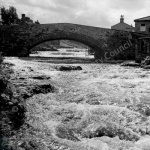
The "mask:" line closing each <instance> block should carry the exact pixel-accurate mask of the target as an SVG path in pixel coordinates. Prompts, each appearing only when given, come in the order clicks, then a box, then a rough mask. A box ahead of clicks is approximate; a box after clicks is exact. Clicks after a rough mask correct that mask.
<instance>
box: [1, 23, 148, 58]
mask: <svg viewBox="0 0 150 150" xmlns="http://www.w3.org/2000/svg"><path fill="white" fill-rule="evenodd" d="M143 36H145V35H144V34H140V33H135V32H126V31H119V30H111V29H105V28H99V27H92V26H84V25H78V24H69V23H58V24H40V25H35V24H34V25H22V26H21V25H13V26H0V49H1V50H0V51H2V52H3V54H4V55H6V56H19V57H26V56H29V54H30V53H31V49H32V48H33V47H35V46H36V45H38V44H40V43H43V42H46V41H52V40H62V39H63V40H64V39H67V40H74V41H78V42H81V43H83V44H85V45H87V46H89V47H91V48H92V49H93V50H94V52H95V58H96V59H104V58H105V56H106V54H107V58H108V57H110V56H113V55H114V53H113V51H115V50H117V48H119V47H120V46H123V45H124V44H126V43H128V42H129V41H130V43H132V44H131V45H130V46H129V47H128V49H130V53H131V51H132V55H134V53H135V52H134V50H135V48H134V46H135V41H136V39H137V38H139V37H143ZM125 50H126V51H124V54H125V53H127V49H125ZM122 51H123V50H122ZM122 51H120V52H121V53H122ZM133 57H134V56H133Z"/></svg>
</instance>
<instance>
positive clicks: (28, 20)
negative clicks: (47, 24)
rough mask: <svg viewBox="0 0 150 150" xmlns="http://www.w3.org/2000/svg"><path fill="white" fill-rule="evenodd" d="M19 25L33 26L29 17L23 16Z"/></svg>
mask: <svg viewBox="0 0 150 150" xmlns="http://www.w3.org/2000/svg"><path fill="white" fill-rule="evenodd" d="M20 24H33V20H31V19H30V18H29V17H26V16H25V14H22V18H21V19H20Z"/></svg>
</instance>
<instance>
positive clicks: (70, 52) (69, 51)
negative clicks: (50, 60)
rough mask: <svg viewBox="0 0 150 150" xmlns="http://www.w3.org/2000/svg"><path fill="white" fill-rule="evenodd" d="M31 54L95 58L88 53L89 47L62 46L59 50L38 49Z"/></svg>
mask: <svg viewBox="0 0 150 150" xmlns="http://www.w3.org/2000/svg"><path fill="white" fill-rule="evenodd" d="M30 56H41V57H80V58H94V55H90V54H88V50H87V49H77V48H65V49H63V48H61V49H58V51H38V52H37V53H35V54H30Z"/></svg>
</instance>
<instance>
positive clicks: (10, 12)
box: [0, 6, 18, 25]
mask: <svg viewBox="0 0 150 150" xmlns="http://www.w3.org/2000/svg"><path fill="white" fill-rule="evenodd" d="M0 11H1V18H2V23H3V24H4V25H11V24H13V23H15V21H17V20H18V15H17V11H16V8H15V7H13V6H10V7H9V9H5V7H2V8H1V9H0Z"/></svg>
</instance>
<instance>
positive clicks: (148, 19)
mask: <svg viewBox="0 0 150 150" xmlns="http://www.w3.org/2000/svg"><path fill="white" fill-rule="evenodd" d="M134 21H135V22H137V21H150V16H147V17H143V18H139V19H135V20H134Z"/></svg>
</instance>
